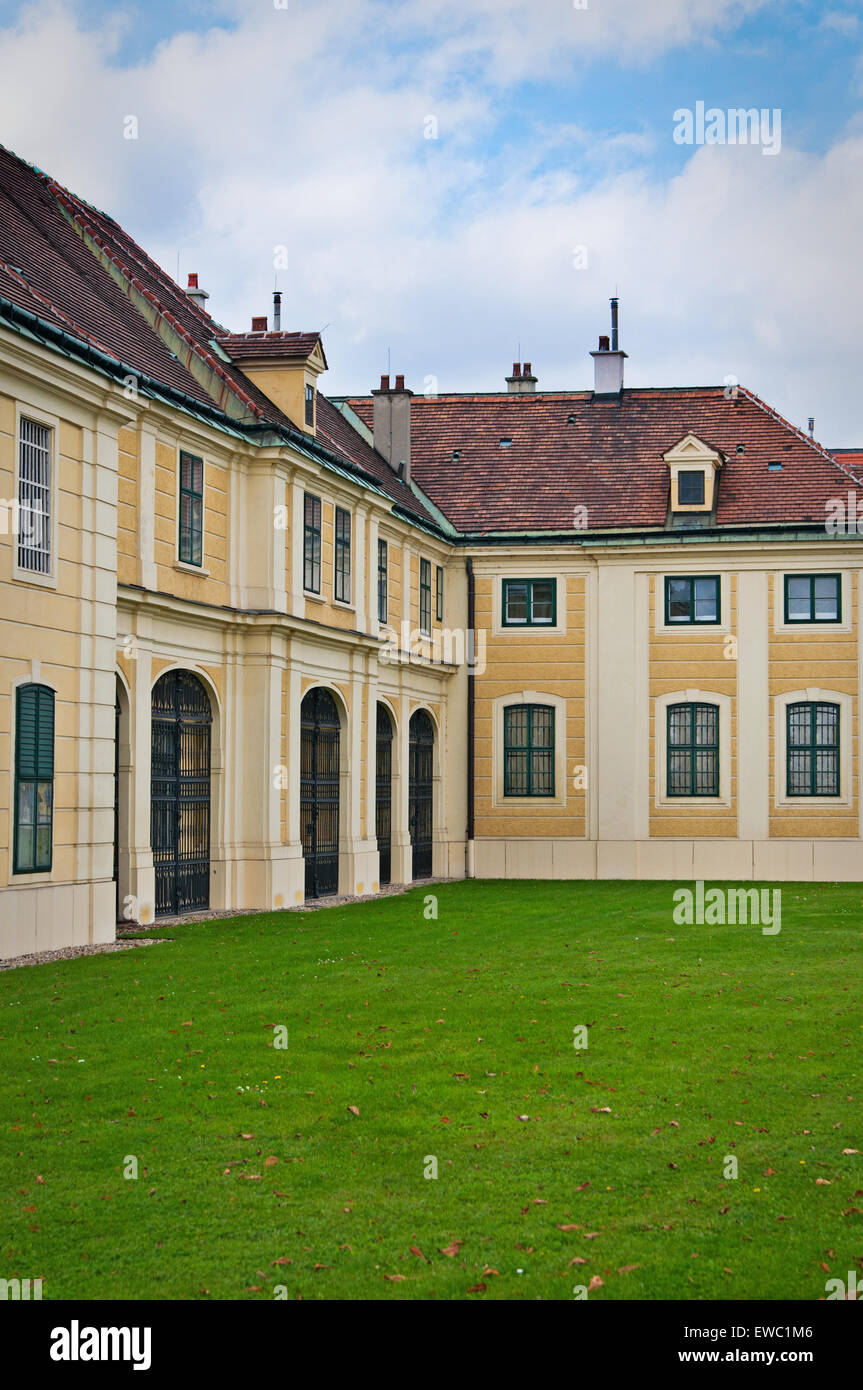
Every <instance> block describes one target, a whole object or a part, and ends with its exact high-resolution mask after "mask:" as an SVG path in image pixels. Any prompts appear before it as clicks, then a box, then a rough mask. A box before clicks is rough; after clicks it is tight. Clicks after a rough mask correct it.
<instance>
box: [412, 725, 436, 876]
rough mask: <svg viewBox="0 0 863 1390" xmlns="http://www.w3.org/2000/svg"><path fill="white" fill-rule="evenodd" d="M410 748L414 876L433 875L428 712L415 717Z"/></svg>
mask: <svg viewBox="0 0 863 1390" xmlns="http://www.w3.org/2000/svg"><path fill="white" fill-rule="evenodd" d="M409 733H410V738H409V747H408V774H409V781H408V828H409V830H410V837H411V847H412V859H413V877H414V878H431V873H432V763H433V758H434V725H433V724H432V722H431V719H430V718H429V716H428V714H427V713H426V711H425V710H424V709H418V710H416V711H415V713H414V714H412V715H411V722H410V731H409Z"/></svg>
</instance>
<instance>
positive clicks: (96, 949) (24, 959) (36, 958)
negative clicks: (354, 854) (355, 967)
mask: <svg viewBox="0 0 863 1390" xmlns="http://www.w3.org/2000/svg"><path fill="white" fill-rule="evenodd" d="M455 882H456V880H455V879H452V878H424V879H422V880H421V881H420V882H418V883H388V884H387V885H386V886H385V887H384V888H379V889H378V891H377V893H363V894H362V895H361V896H359V897H356V896H354V897H350V896H348V895H344V896H342V897H335V898H318V899H317V900H316V901H314V902H310V903H302V904H301V905H299V906H296V907H283V908H275V909H270V908H263V907H262V908H250V907H236V908H231V909H229V910H228V911H222V912H189V913H187V914H186V915H185V916H183V917H159V918H158V920H157V922H156V924H155V925H156V926H157V927H182V926H184V925H185V924H187V923H189V922H219V921H221V920H222V919H223V918H226V917H260V916H261V914H262V913H264V912H269V911H277V912H320V911H321V909H322V908H327V907H343V906H344V905H345V904H346V903H365V902H371V901H373V900H374V899H375V898H390V897H394V896H395V895H396V894H397V893H407V892H409V890H410V889H412V888H425V887H426V886H427V885H429V886H431V885H432V884H436V883H455ZM146 930H147V929H146V928H145V927H139V926H137V925H136V924H135V923H134V922H130V923H120V922H118V923H117V940H116V941H107V942H105V944H104V945H102V946H65V947H63V949H62V950H60V951H34V952H33V953H32V954H31V955H29V956H12V957H10V959H9V960H0V970H18V969H19V968H20V967H21V966H22V965H44V964H46V962H48V961H57V960H74V959H75V957H76V956H99V955H107V954H108V953H109V952H111V951H130V950H132V949H133V947H135V946H164V945H166V944H167V941H166V939H165V938H164V937H155V936H144V937H137V936H135V937H133V936H132V933H133V932H140V931H146ZM168 940H170V938H168Z"/></svg>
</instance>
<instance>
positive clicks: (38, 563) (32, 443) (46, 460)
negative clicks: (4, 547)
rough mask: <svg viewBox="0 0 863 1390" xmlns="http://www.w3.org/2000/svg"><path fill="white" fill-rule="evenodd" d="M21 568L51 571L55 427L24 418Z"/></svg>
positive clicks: (20, 476) (20, 471)
mask: <svg viewBox="0 0 863 1390" xmlns="http://www.w3.org/2000/svg"><path fill="white" fill-rule="evenodd" d="M17 523H18V568H19V569H22V570H29V571H30V573H31V574H50V573H51V431H50V429H49V428H48V426H47V425H40V424H37V422H36V421H35V420H25V419H23V418H22V419H21V424H20V438H19V442H18V518H17Z"/></svg>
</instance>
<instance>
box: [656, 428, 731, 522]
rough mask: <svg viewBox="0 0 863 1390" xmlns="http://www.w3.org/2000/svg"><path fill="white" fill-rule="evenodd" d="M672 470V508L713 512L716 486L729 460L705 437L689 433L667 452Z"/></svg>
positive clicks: (672, 509) (676, 510)
mask: <svg viewBox="0 0 863 1390" xmlns="http://www.w3.org/2000/svg"><path fill="white" fill-rule="evenodd" d="M663 458H664V460H665V462H666V463H667V464H668V469H669V473H670V488H669V491H670V508H671V512H672V514H674V513H675V512H712V511H713V509H714V507H715V505H716V485H717V477H718V474H719V470H720V469H721V468H722V466H723V464H724V462H725V459H724V456H723V455H722V454H720V453H719V452H718V450H716V449H711V447H710V445H709V444H705V442H704V440H703V439H699V438H698V437H697V436H696V435H694V434H686V435H684V437H683V438H682V439H681V440H680V441H679V442H678V443H677V444H675V446H674V448H673V449H669V451H668V453H667V454H663Z"/></svg>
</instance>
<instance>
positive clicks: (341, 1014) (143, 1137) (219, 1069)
mask: <svg viewBox="0 0 863 1390" xmlns="http://www.w3.org/2000/svg"><path fill="white" fill-rule="evenodd" d="M674 887H675V885H672V884H666V883H650V884H648V883H637V884H636V883H609V882H604V883H514V882H509V883H499V882H473V883H460V884H447V885H437V886H436V887H435V888H434V890H433V891H434V893H435V895H436V897H437V900H438V910H439V915H438V917H437V919H436V920H428V919H427V918H426V917H425V916H424V900H425V896H426V893H427V892H428V891H430V890H424V889H422V888H420V889H416V890H413V891H411V892H410V893H408V894H406V895H404V896H395V897H387V898H382V899H380V900H379V901H377V902H371V903H362V904H357V905H352V906H343V907H338V908H330V909H326V910H321V911H316V912H311V913H308V914H294V913H292V914H285V913H268V914H265V915H259V916H251V917H244V918H230V919H223V920H220V921H216V922H212V923H209V924H207V923H200V924H194V925H192V924H190V925H188V926H184V927H181V928H177V927H170V928H165V927H162V928H157V929H156V931H155V933H154V934H155V935H157V936H170V937H171V938H173V939H172V941H171V943H170V944H166V945H161V946H158V945H154V946H148V947H146V948H142V949H140V950H134V951H127V952H121V953H117V954H116V955H107V956H104V955H103V956H91V957H86V958H79V959H77V960H72V961H64V962H60V963H57V964H46V965H42V966H38V967H33V968H29V969H20V970H14V971H9V972H5V973H2V974H0V1040H2V1049H3V1058H4V1066H3V1072H2V1077H0V1096H2V1101H0V1114H2V1116H3V1122H2V1125H3V1145H2V1159H0V1164H2V1179H3V1192H4V1196H5V1202H4V1209H3V1220H2V1224H0V1277H5V1278H12V1277H15V1276H18V1277H21V1278H37V1277H41V1278H43V1280H44V1281H45V1282H44V1297H45V1298H71V1299H96V1298H112V1297H114V1298H128V1299H135V1298H164V1299H201V1298H211V1299H234V1298H248V1299H271V1298H273V1297H274V1285H282V1286H283V1287H284V1290H285V1293H286V1296H287V1297H289V1298H296V1297H300V1296H301V1297H302V1298H304V1299H309V1298H327V1299H333V1298H383V1299H400V1298H401V1299H404V1298H407V1299H416V1298H439V1299H462V1298H466V1297H471V1298H476V1297H485V1298H487V1299H488V1298H503V1299H534V1298H543V1299H549V1298H560V1299H571V1298H572V1297H573V1289H574V1287H575V1286H576V1285H584V1286H587V1285H589V1283H590V1281H591V1280H594V1281H595V1280H596V1278H599V1279H601V1280H602V1284H601V1285H599V1284H596V1283H594V1289H593V1291H592V1292H591V1293H590V1298H591V1299H592V1300H593V1299H662V1298H670V1299H708V1298H731V1299H750V1298H770V1299H778V1298H790V1299H817V1298H819V1297H823V1296H824V1284H825V1281H826V1279H828V1278H830V1277H836V1276H838V1277H840V1278H846V1277H847V1273H848V1271H849V1270H850V1269H854V1268H857V1269H858V1271H859V1268H860V1267H861V1266H863V1216H861V1208H863V1191H861V1189H863V1158H861V1155H860V1154H858V1153H856V1152H854V1153H848V1154H843V1149H853V1150H858V1149H860V1150H863V1134H861V1110H863V1078H861V1045H863V1007H861V997H863V995H861V983H863V936H861V923H863V903H862V902H861V899H863V887H861V886H860V885H857V884H844V885H801V884H786V885H785V886H784V887H783V890H782V892H783V898H782V930H781V932H780V933H779V934H778V935H776V936H765V935H763V934H762V933H761V931H760V930H759V928H758V927H752V926H748V927H745V926H678V925H676V924H675V923H674V922H673V920H672V899H671V895H672V892H673V891H674ZM577 1025H588V1027H589V1032H588V1039H589V1048H588V1050H586V1051H585V1050H579V1049H576V1048H575V1047H574V1046H573V1029H574V1028H575V1027H576V1026H577ZM279 1026H285V1027H287V1029H288V1047H287V1050H279V1049H277V1048H276V1047H275V1046H274V1040H275V1036H276V1035H275V1032H274V1030H275V1029H276V1028H277V1027H279ZM350 1107H356V1110H357V1111H358V1112H359V1113H358V1114H357V1113H354V1111H352V1110H351V1108H350ZM524 1117H527V1118H524ZM727 1155H731V1156H733V1157H734V1158H736V1159H737V1162H738V1165H739V1167H738V1173H739V1176H738V1177H737V1178H736V1179H726V1178H725V1177H724V1176H723V1168H724V1165H725V1161H726V1156H727ZM129 1156H135V1157H137V1160H138V1164H139V1175H138V1178H137V1179H136V1180H135V1179H131V1178H126V1177H124V1165H125V1166H127V1167H129V1166H130V1165H127V1158H128V1157H129ZM430 1156H433V1157H435V1158H436V1160H437V1171H438V1176H437V1179H430V1178H425V1177H424V1168H426V1167H430V1165H429V1164H428V1158H429V1157H430ZM268 1160H270V1161H269V1162H268ZM272 1160H277V1161H272ZM411 1247H414V1251H415V1252H420V1253H419V1254H417V1253H412V1251H411ZM446 1251H450V1252H451V1253H444V1252H446ZM576 1260H578V1261H584V1263H574V1261H576ZM277 1261H285V1263H281V1264H279V1263H276V1262H277ZM489 1269H491V1270H496V1271H497V1273H494V1274H492V1273H488V1274H486V1273H485V1271H486V1270H489ZM483 1286H485V1287H484V1289H483ZM473 1290H477V1292H473Z"/></svg>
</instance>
